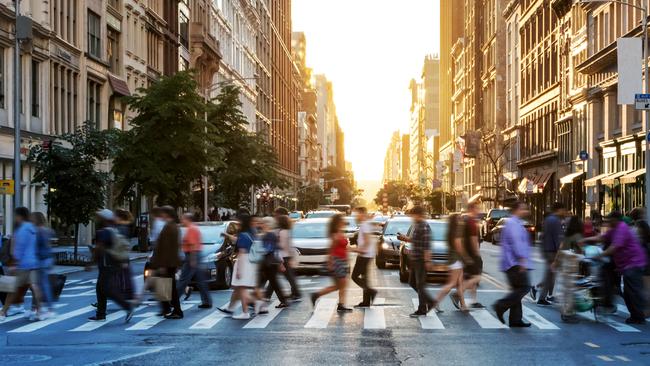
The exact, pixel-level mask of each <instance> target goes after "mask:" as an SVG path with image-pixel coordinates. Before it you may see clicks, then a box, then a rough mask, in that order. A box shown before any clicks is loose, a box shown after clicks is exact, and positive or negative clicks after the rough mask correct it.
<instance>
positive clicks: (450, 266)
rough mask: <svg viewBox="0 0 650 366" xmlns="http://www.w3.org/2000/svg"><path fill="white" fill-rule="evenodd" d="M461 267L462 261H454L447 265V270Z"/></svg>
mask: <svg viewBox="0 0 650 366" xmlns="http://www.w3.org/2000/svg"><path fill="white" fill-rule="evenodd" d="M462 268H463V262H461V261H455V262H454V263H452V264H450V265H449V270H454V269H462Z"/></svg>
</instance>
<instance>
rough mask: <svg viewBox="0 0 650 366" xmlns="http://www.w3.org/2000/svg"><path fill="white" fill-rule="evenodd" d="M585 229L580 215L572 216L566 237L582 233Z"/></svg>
mask: <svg viewBox="0 0 650 366" xmlns="http://www.w3.org/2000/svg"><path fill="white" fill-rule="evenodd" d="M583 229H584V224H583V223H582V219H580V217H578V216H571V218H570V219H569V223H568V224H567V225H566V232H565V233H564V236H565V237H567V238H568V237H570V236H571V235H574V234H582V233H583Z"/></svg>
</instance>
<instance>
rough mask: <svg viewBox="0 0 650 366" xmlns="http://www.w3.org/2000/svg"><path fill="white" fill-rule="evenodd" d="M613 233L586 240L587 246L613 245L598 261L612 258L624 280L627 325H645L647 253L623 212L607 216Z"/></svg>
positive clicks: (608, 232)
mask: <svg viewBox="0 0 650 366" xmlns="http://www.w3.org/2000/svg"><path fill="white" fill-rule="evenodd" d="M607 221H608V224H609V225H608V226H609V230H608V231H607V232H606V233H604V234H602V235H600V236H598V237H591V238H586V239H583V242H584V243H589V242H597V241H601V240H605V241H607V242H609V243H611V245H609V246H608V247H607V249H605V250H604V251H603V252H602V253H601V254H599V255H598V257H601V258H602V257H608V256H611V257H612V258H613V259H614V266H615V269H616V272H617V273H619V274H620V275H622V276H623V300H625V306H627V310H628V311H629V313H630V317H629V318H627V319H626V320H625V322H626V323H627V324H645V301H646V299H645V294H644V289H643V274H644V271H645V267H646V265H647V264H648V261H647V258H646V252H645V250H644V249H643V247H642V246H641V244H640V243H639V239H638V238H637V237H636V235H635V234H634V231H633V230H632V228H630V227H629V226H628V225H627V224H626V223H625V222H624V221H623V217H622V215H621V213H620V212H618V211H613V212H611V213H610V214H609V215H607Z"/></svg>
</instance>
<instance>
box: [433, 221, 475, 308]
mask: <svg viewBox="0 0 650 366" xmlns="http://www.w3.org/2000/svg"><path fill="white" fill-rule="evenodd" d="M460 223H461V221H460V216H459V215H458V214H452V215H450V216H449V227H448V229H447V247H448V248H449V259H448V264H449V277H447V283H446V284H445V285H444V286H443V287H442V288H441V289H440V292H438V294H437V295H436V297H435V298H434V299H433V304H434V306H435V307H437V306H438V304H440V301H441V300H442V299H443V298H444V297H445V296H447V294H448V293H449V292H451V290H452V289H454V288H455V289H456V298H454V296H451V297H452V301H455V300H457V301H458V302H459V303H460V311H468V310H469V309H468V308H467V305H465V296H463V295H462V294H463V281H464V279H463V260H465V261H466V262H467V263H470V262H471V259H470V258H469V257H468V256H467V255H466V254H465V250H464V247H463V243H462V239H463V230H461V225H460Z"/></svg>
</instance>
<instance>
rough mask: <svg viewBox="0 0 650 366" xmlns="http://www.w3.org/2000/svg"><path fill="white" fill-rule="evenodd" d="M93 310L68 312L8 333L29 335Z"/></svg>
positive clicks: (89, 307) (89, 308) (86, 308)
mask: <svg viewBox="0 0 650 366" xmlns="http://www.w3.org/2000/svg"><path fill="white" fill-rule="evenodd" d="M93 310H95V308H94V307H92V306H85V307H83V308H81V309H77V310H73V311H70V312H68V313H63V314H59V315H57V316H55V317H53V318H50V319H47V320H42V321H39V322H34V323H30V324H27V325H24V326H22V327H20V328H16V329H13V330H10V331H9V332H10V333H29V332H33V331H35V330H39V329H41V328H45V327H47V326H48V325H52V324H54V323H59V322H62V321H64V320H66V319H70V318H74V317H75V316H79V315H82V314H85V313H88V312H91V311H93Z"/></svg>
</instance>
